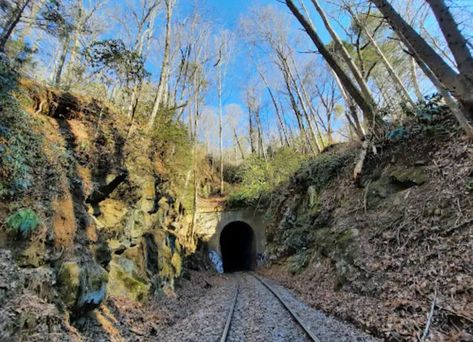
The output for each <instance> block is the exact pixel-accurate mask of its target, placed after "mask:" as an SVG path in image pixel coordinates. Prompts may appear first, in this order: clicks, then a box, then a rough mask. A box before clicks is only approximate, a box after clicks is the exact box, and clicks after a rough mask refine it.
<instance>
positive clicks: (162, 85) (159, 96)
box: [148, 0, 175, 129]
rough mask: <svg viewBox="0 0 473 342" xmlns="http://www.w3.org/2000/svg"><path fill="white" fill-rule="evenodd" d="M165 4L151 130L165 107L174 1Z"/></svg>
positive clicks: (167, 0)
mask: <svg viewBox="0 0 473 342" xmlns="http://www.w3.org/2000/svg"><path fill="white" fill-rule="evenodd" d="M165 2H166V36H165V39H164V55H163V64H162V67H161V75H160V77H159V83H158V90H157V93H156V99H155V101H154V106H153V111H152V112H151V117H150V120H149V123H148V128H150V129H151V128H152V127H153V125H154V121H155V119H156V115H157V114H158V111H159V109H160V106H161V105H163V104H164V105H165V103H163V100H164V95H165V94H164V93H165V92H166V91H167V88H168V86H167V80H168V74H169V55H170V48H171V20H172V12H173V8H174V2H175V0H165Z"/></svg>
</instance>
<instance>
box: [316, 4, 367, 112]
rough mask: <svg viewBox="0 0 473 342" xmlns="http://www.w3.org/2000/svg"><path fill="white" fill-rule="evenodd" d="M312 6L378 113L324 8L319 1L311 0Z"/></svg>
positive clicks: (358, 71) (365, 96) (364, 94)
mask: <svg viewBox="0 0 473 342" xmlns="http://www.w3.org/2000/svg"><path fill="white" fill-rule="evenodd" d="M311 1H312V4H313V5H314V7H315V9H316V10H317V12H318V13H319V15H320V17H321V18H322V21H323V23H324V25H325V27H326V28H327V31H328V32H329V33H330V36H331V37H332V39H333V41H334V42H335V46H336V47H337V49H338V50H339V52H340V54H341V56H342V58H343V60H344V61H345V63H346V64H347V65H348V67H349V69H350V71H351V72H352V74H353V76H354V77H355V80H356V82H357V83H358V86H359V87H360V89H361V93H362V94H363V96H364V98H365V100H366V101H367V102H368V103H369V104H370V106H371V107H372V108H373V111H376V103H375V100H374V98H373V96H372V95H371V91H370V90H369V88H368V85H367V84H366V82H365V80H364V78H363V76H362V74H361V72H360V70H359V69H358V67H357V66H356V64H355V62H354V61H353V59H352V58H351V56H350V54H349V53H348V51H347V49H346V48H345V46H344V45H343V43H342V40H341V39H340V37H338V35H337V33H336V32H335V30H334V29H333V28H332V26H331V25H330V22H329V21H328V19H327V16H326V15H325V12H324V10H323V9H322V7H320V5H319V3H318V1H317V0H311Z"/></svg>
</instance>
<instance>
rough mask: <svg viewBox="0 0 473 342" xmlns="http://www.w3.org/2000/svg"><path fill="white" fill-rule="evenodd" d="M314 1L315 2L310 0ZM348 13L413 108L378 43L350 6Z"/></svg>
mask: <svg viewBox="0 0 473 342" xmlns="http://www.w3.org/2000/svg"><path fill="white" fill-rule="evenodd" d="M312 1H315V0H312ZM346 8H347V10H348V12H349V13H350V15H351V16H352V18H353V19H354V20H355V23H356V24H357V25H358V27H359V28H360V29H361V30H363V32H364V33H365V35H366V37H367V38H368V40H369V41H370V43H371V44H372V45H373V47H374V49H375V51H376V53H377V55H378V56H379V57H380V58H381V61H382V62H383V64H384V66H385V67H386V70H387V71H388V74H389V76H391V78H392V80H393V81H394V84H395V85H396V88H397V90H398V91H399V92H400V93H401V95H402V97H403V98H404V100H405V101H407V102H409V104H410V105H411V106H412V107H414V106H415V102H414V100H412V98H411V96H410V95H409V92H408V91H407V89H406V87H405V86H404V84H403V83H402V81H401V79H400V78H399V76H398V75H397V74H396V72H395V71H394V68H393V67H392V65H391V63H390V62H389V61H388V59H387V58H386V56H385V55H384V53H383V51H382V50H381V49H380V47H379V45H378V43H377V42H376V40H375V39H374V37H373V36H372V35H371V33H369V32H368V30H367V29H366V27H365V26H364V25H362V23H361V22H360V21H359V20H358V17H357V15H356V13H354V12H353V11H352V9H351V8H350V6H346Z"/></svg>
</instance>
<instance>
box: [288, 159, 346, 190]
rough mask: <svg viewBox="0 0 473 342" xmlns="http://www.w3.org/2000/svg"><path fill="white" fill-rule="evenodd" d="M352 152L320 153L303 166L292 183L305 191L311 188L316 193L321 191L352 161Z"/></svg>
mask: <svg viewBox="0 0 473 342" xmlns="http://www.w3.org/2000/svg"><path fill="white" fill-rule="evenodd" d="M353 157H354V153H353V151H348V152H344V153H322V154H320V155H318V156H317V157H316V158H314V159H312V160H310V161H308V162H307V163H306V164H305V165H303V166H302V167H301V169H300V171H299V172H298V173H297V175H296V176H295V177H294V182H295V183H296V184H297V185H298V186H300V187H302V188H304V189H306V188H308V187H309V186H313V187H314V189H315V191H316V192H319V191H320V190H322V189H323V188H324V187H325V186H326V185H327V184H328V183H329V182H330V181H331V180H332V178H333V177H334V176H336V175H337V173H338V172H339V171H340V170H342V169H343V168H344V166H345V165H347V164H348V162H350V161H351V160H353Z"/></svg>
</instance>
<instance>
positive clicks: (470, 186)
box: [466, 178, 473, 191]
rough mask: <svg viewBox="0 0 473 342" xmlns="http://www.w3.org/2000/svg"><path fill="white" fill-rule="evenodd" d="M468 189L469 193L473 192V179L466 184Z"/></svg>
mask: <svg viewBox="0 0 473 342" xmlns="http://www.w3.org/2000/svg"><path fill="white" fill-rule="evenodd" d="M466 188H467V189H468V191H473V178H470V179H469V180H468V181H467V183H466Z"/></svg>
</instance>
